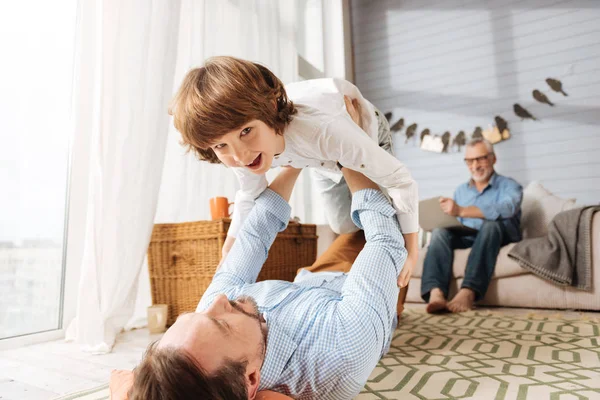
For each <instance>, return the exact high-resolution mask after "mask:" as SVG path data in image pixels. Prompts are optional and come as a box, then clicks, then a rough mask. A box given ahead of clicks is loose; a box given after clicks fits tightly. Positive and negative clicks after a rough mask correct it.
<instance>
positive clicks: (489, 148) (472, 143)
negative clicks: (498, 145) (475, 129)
mask: <svg viewBox="0 0 600 400" xmlns="http://www.w3.org/2000/svg"><path fill="white" fill-rule="evenodd" d="M479 143H483V144H484V146H485V148H486V149H487V151H488V153H490V154H494V145H493V144H492V143H491V142H490V141H489V140H487V139H485V138H475V139H471V140H469V142H468V143H467V147H473V146H477V145H478V144H479Z"/></svg>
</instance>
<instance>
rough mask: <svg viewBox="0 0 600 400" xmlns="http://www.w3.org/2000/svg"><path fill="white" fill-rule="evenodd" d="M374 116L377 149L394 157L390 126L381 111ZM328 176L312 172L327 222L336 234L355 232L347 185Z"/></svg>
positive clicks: (343, 181)
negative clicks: (376, 127)
mask: <svg viewBox="0 0 600 400" xmlns="http://www.w3.org/2000/svg"><path fill="white" fill-rule="evenodd" d="M375 116H376V117H377V121H378V126H379V129H378V144H379V147H381V148H382V149H384V150H385V151H387V152H388V153H390V154H392V155H394V148H393V144H392V132H391V131H390V125H389V123H388V121H387V119H386V118H385V116H384V115H383V113H382V112H381V111H379V110H377V109H375ZM365 135H366V133H365ZM328 175H329V174H328V173H321V172H320V171H319V170H313V179H314V182H315V185H316V187H317V190H318V191H319V193H321V196H322V198H323V202H324V207H325V213H326V217H327V222H328V223H329V226H330V227H331V229H332V230H333V231H334V232H335V233H337V234H344V233H353V232H356V231H357V230H358V228H356V225H354V223H353V222H352V219H351V218H350V207H351V205H352V195H351V194H350V190H349V189H348V185H347V184H346V181H345V180H344V178H343V177H342V178H341V179H340V181H339V182H337V183H336V182H335V181H334V180H333V179H331V177H329V176H328Z"/></svg>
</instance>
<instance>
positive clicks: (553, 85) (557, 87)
mask: <svg viewBox="0 0 600 400" xmlns="http://www.w3.org/2000/svg"><path fill="white" fill-rule="evenodd" d="M546 83H547V84H548V86H550V89H552V90H554V91H555V92H557V93H562V94H563V96H568V94H567V93H565V91H564V90H563V87H562V82H561V81H559V80H558V79H554V78H547V79H546Z"/></svg>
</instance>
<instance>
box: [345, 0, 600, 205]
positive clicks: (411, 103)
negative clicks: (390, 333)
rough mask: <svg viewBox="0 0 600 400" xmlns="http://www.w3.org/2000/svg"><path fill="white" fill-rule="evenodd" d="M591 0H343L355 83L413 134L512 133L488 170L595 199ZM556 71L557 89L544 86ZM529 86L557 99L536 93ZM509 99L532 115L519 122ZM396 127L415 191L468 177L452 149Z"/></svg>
mask: <svg viewBox="0 0 600 400" xmlns="http://www.w3.org/2000/svg"><path fill="white" fill-rule="evenodd" d="M598 21H600V1H593V0H563V1H557V0H518V1H515V0H496V1H482V0H443V1H442V0H429V1H428V0H406V1H393V0H388V1H385V0H377V1H368V0H353V1H352V27H353V43H354V57H355V68H356V83H357V85H358V87H359V88H360V89H361V91H362V92H363V94H364V95H365V96H366V97H367V98H368V99H370V100H371V101H372V102H373V103H374V104H375V105H376V106H377V107H379V108H380V109H381V110H382V111H384V112H385V111H393V112H394V116H393V117H392V123H393V122H395V121H396V120H398V119H399V118H400V117H404V119H405V122H406V125H409V124H411V123H413V122H416V123H418V130H417V132H418V133H417V135H416V136H418V134H419V133H420V132H421V131H422V130H423V129H424V128H429V129H430V130H431V131H432V133H435V134H439V135H441V134H443V133H444V132H445V131H450V132H451V133H452V135H453V136H454V135H456V133H457V132H458V131H459V130H464V131H465V132H466V133H467V134H470V133H472V132H473V129H474V127H475V126H478V125H479V126H482V127H483V128H486V127H488V126H489V125H491V124H493V123H494V120H493V118H494V116H495V115H501V116H502V117H504V119H506V120H507V121H508V123H509V127H510V129H511V132H512V134H513V137H512V138H511V139H510V140H508V141H505V142H501V143H499V144H497V145H496V153H497V154H498V160H499V161H498V164H497V170H498V172H499V173H501V174H504V175H508V176H512V177H514V178H515V179H517V180H518V181H519V182H521V183H522V184H523V185H526V184H527V183H529V182H531V181H534V180H538V181H541V182H542V183H543V184H544V186H546V187H547V188H548V189H549V190H551V191H553V192H554V193H556V194H558V195H560V196H564V197H575V198H577V199H578V202H579V203H582V204H586V203H599V202H600V24H599V23H598ZM547 77H554V78H559V79H560V80H561V81H562V82H563V87H564V89H565V91H566V92H567V93H568V95H569V96H568V97H564V96H562V95H561V94H559V93H555V92H553V91H551V90H550V88H549V87H548V85H547V84H546V82H545V79H546V78H547ZM533 89H539V90H541V91H543V92H544V93H546V95H548V97H549V98H550V99H551V101H554V102H555V104H556V106H555V107H550V106H548V105H545V104H541V103H538V102H536V101H535V100H534V99H533V98H532V95H531V92H532V90H533ZM514 103H519V104H521V105H522V106H524V107H525V108H526V109H528V110H529V111H530V112H531V113H532V114H533V115H535V116H536V117H538V118H539V119H540V121H538V122H536V121H529V120H526V121H523V122H521V120H520V118H518V117H517V116H516V115H515V114H514V113H513V110H512V106H513V104H514ZM404 142H405V136H404V131H402V132H401V133H400V134H398V135H397V136H396V137H395V148H396V155H397V157H398V158H400V159H401V160H402V161H404V162H405V163H406V164H407V165H408V167H409V168H410V169H411V171H412V173H413V176H414V177H415V179H417V181H418V182H419V185H420V194H421V198H427V197H431V196H435V195H439V194H446V195H450V194H452V192H453V190H454V188H455V187H456V186H457V185H458V184H460V183H461V182H464V181H466V180H467V179H468V172H467V169H466V167H465V166H464V164H463V163H462V158H463V154H462V152H461V153H459V152H458V151H457V150H456V149H453V151H454V152H452V153H450V154H437V153H429V152H425V151H423V150H421V149H419V148H418V146H417V141H409V143H408V144H405V143H404Z"/></svg>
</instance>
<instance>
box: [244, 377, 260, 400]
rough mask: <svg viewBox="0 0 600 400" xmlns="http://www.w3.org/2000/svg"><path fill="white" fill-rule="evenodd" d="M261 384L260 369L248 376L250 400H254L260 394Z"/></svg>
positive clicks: (247, 383)
mask: <svg viewBox="0 0 600 400" xmlns="http://www.w3.org/2000/svg"><path fill="white" fill-rule="evenodd" d="M259 384H260V369H256V370H254V371H250V373H248V375H246V385H247V387H248V400H253V399H254V398H255V397H256V394H257V393H258V385H259Z"/></svg>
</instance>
